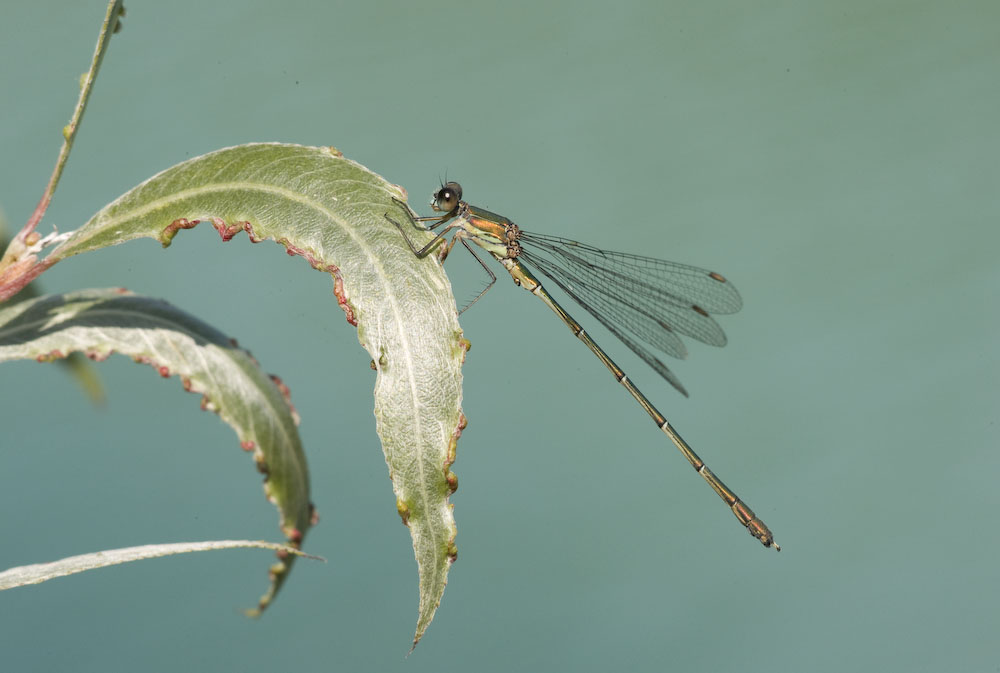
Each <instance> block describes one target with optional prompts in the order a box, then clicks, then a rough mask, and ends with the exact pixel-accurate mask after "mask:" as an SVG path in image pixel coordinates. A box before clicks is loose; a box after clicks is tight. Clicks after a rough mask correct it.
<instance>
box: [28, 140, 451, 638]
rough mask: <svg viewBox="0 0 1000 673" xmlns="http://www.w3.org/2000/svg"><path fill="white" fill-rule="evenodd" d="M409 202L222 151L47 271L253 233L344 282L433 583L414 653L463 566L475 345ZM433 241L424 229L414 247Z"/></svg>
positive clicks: (333, 174)
mask: <svg viewBox="0 0 1000 673" xmlns="http://www.w3.org/2000/svg"><path fill="white" fill-rule="evenodd" d="M402 198H405V196H404V193H403V191H402V190H401V189H400V188H398V187H396V186H394V185H391V184H389V183H388V182H386V181H385V180H383V179H382V178H381V177H379V176H378V175H376V174H374V173H372V172H371V171H369V170H368V169H366V168H364V167H363V166H361V165H359V164H357V163H354V162H352V161H349V160H347V159H344V158H342V157H341V156H340V154H339V152H337V151H336V150H333V149H330V148H315V147H301V146H297V145H279V144H260V145H245V146H241V147H233V148H229V149H224V150H219V151H218V152H213V153H211V154H207V155H205V156H202V157H198V158H196V159H192V160H190V161H186V162H184V163H182V164H178V165H177V166H174V167H173V168H170V169H168V170H166V171H164V172H163V173H160V174H159V175H157V176H154V177H153V178H151V179H149V180H147V181H146V182H144V183H143V184H141V185H139V186H138V187H136V188H135V189H133V190H131V191H130V192H128V193H127V194H125V195H124V196H122V197H121V198H119V199H118V200H117V201H115V202H113V203H111V204H110V205H108V206H107V207H106V208H104V209H103V210H101V211H100V212H99V213H97V214H96V215H95V216H94V217H93V218H92V219H91V220H90V222H88V223H87V224H85V225H84V226H83V227H81V228H80V229H79V230H78V231H76V232H75V233H74V235H73V236H72V237H70V238H69V239H68V240H66V241H65V242H64V243H63V244H62V245H61V246H59V247H58V248H56V249H55V250H54V251H53V252H52V253H51V255H50V257H48V258H46V260H45V261H46V263H50V260H51V263H54V262H55V261H58V260H59V259H61V258H64V257H68V256H69V255H73V254H77V253H80V252H85V251H88V250H95V249H97V248H101V247H104V246H107V245H113V244H116V243H121V242H123V241H126V240H130V239H133V238H137V237H140V236H148V237H153V238H156V239H158V240H159V241H161V242H162V243H163V244H164V245H165V246H166V245H169V243H170V241H171V239H172V238H173V236H174V235H175V234H176V233H177V232H178V231H180V230H181V229H188V228H191V227H193V226H194V225H195V224H197V223H198V222H199V221H203V222H206V224H210V225H211V226H213V227H214V228H215V229H216V230H217V231H218V232H219V234H220V235H221V236H222V238H223V240H229V239H230V238H232V237H233V236H234V235H236V234H237V233H239V232H240V231H245V232H246V233H247V235H248V236H249V238H250V239H251V240H252V241H261V240H264V239H272V240H274V241H277V242H279V243H281V244H282V245H284V246H285V249H286V250H287V251H288V253H289V254H295V255H302V256H303V257H305V258H306V259H307V260H308V261H309V263H310V264H311V265H312V266H313V268H315V269H318V270H320V271H325V272H327V273H329V274H330V275H331V276H332V277H333V281H334V293H335V294H336V296H337V301H338V302H339V303H340V305H341V308H343V310H344V312H345V313H346V314H347V319H348V321H349V322H350V323H351V324H354V325H357V327H358V339H359V340H360V341H361V344H362V346H364V347H365V349H366V350H367V351H368V352H369V353H370V354H371V359H372V361H373V363H374V367H375V368H376V371H377V378H376V382H375V419H376V429H377V430H378V433H379V436H380V437H381V439H382V448H383V450H384V452H385V457H386V462H387V463H388V466H389V476H390V477H391V478H392V481H393V490H394V491H395V494H396V504H397V509H398V511H399V513H400V516H401V517H402V519H403V522H404V523H406V524H407V525H408V526H409V528H410V534H411V536H412V538H413V547H414V551H415V554H416V558H417V565H418V569H419V576H420V605H419V615H418V619H417V628H416V634H415V637H414V642H416V641H417V640H419V639H420V637H421V636H422V635H423V633H424V630H425V629H426V628H427V626H428V624H430V621H431V619H432V618H433V616H434V611H435V610H436V608H437V606H438V604H439V603H440V600H441V596H442V594H443V592H444V587H445V584H446V581H447V573H448V568H449V565H450V564H451V562H452V561H453V560H454V558H455V553H456V552H455V523H454V518H453V517H452V512H451V506H450V505H449V503H448V496H449V495H450V494H451V493H452V492H453V491H454V489H455V487H456V484H457V481H456V479H455V475H454V474H453V473H452V472H451V470H450V466H451V463H452V462H453V461H454V456H455V454H454V451H455V442H456V440H457V438H458V434H459V433H460V431H461V427H462V425H463V424H464V419H463V418H462V416H461V408H460V405H461V363H462V360H463V358H464V354H465V349H466V345H467V342H465V341H464V340H463V339H462V336H461V330H460V328H459V326H458V320H457V315H456V311H455V300H454V297H453V296H452V294H451V286H450V284H449V283H448V279H447V277H446V276H445V275H444V272H443V271H442V269H441V266H440V264H438V263H437V261H436V260H435V259H433V258H432V257H433V256H431V257H427V258H424V259H417V258H416V257H415V256H414V255H413V252H412V251H411V250H410V248H409V247H408V246H407V244H406V242H405V241H404V240H403V238H402V237H401V236H400V233H399V231H398V230H397V229H396V227H395V226H394V225H393V224H392V223H390V222H389V221H387V220H386V219H385V214H386V213H387V212H389V213H392V212H395V213H396V218H395V219H396V220H398V221H405V220H406V217H405V206H404V205H402V204H401V203H400V202H399V201H397V200H396V199H402ZM430 236H431V235H430V234H428V233H425V232H420V231H417V230H413V231H412V232H410V237H411V239H412V240H413V241H414V242H419V241H427V240H429V239H430Z"/></svg>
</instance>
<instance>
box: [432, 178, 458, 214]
mask: <svg viewBox="0 0 1000 673" xmlns="http://www.w3.org/2000/svg"><path fill="white" fill-rule="evenodd" d="M461 200H462V185H460V184H458V183H457V182H449V183H448V184H446V185H442V186H441V189H439V190H437V191H436V192H434V202H433V203H432V204H431V208H433V209H434V210H437V211H444V212H447V213H450V212H451V211H453V210H455V208H457V207H458V202H459V201H461Z"/></svg>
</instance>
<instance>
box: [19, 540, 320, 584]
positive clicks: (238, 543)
mask: <svg viewBox="0 0 1000 673" xmlns="http://www.w3.org/2000/svg"><path fill="white" fill-rule="evenodd" d="M241 548H246V549H273V550H274V551H276V552H278V553H279V554H285V555H288V554H291V555H295V556H305V557H306V558H311V559H315V560H318V561H323V560H325V559H322V558H320V557H319V556H312V555H310V554H303V553H302V552H301V551H299V550H298V549H295V548H294V547H290V546H289V545H287V544H278V543H275V542H266V541H264V540H209V541H205V542H172V543H167V544H147V545H142V546H140V547H123V548H121V549H107V550H105V551H99V552H94V553H92V554H80V555H78V556H67V557H66V558H63V559H59V560H58V561H52V562H50V563H33V564H31V565H26V566H18V567H16V568H9V569H7V570H4V571H3V572H0V591H4V590H6V589H13V588H15V587H23V586H28V585H29V584H39V583H41V582H46V581H48V580H51V579H55V578H57V577H65V576H67V575H75V574H76V573H82V572H84V571H86V570H95V569H97V568H106V567H107V566H113V565H118V564H120V563H130V562H132V561H142V560H145V559H151V558H160V557H162V556H172V555H174V554H188V553H191V552H199V551H219V550H222V549H241Z"/></svg>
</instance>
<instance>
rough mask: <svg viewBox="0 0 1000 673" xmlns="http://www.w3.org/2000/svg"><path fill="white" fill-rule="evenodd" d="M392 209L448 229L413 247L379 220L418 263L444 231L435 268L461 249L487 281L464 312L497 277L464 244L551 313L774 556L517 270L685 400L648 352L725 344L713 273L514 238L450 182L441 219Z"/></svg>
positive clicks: (619, 375) (744, 515)
mask: <svg viewBox="0 0 1000 673" xmlns="http://www.w3.org/2000/svg"><path fill="white" fill-rule="evenodd" d="M400 205H401V206H403V209H404V211H405V212H406V214H407V217H408V218H409V219H410V222H411V224H412V225H413V226H416V227H419V224H418V223H420V222H430V223H432V224H430V226H429V227H428V228H429V229H430V230H435V229H437V228H438V227H440V226H443V225H447V226H445V227H444V229H442V230H441V232H440V233H438V235H437V236H435V237H434V239H432V240H431V241H430V242H429V243H427V245H425V246H424V247H422V248H417V247H416V246H415V245H414V244H413V242H412V241H411V240H410V238H409V236H407V235H406V231H405V230H404V229H403V225H402V224H400V223H399V222H397V221H396V220H394V219H392V218H391V217H389V215H388V213H387V214H386V216H385V217H386V219H387V220H389V221H390V222H392V223H393V224H394V225H396V227H397V228H399V231H400V233H401V234H402V235H403V238H404V239H405V240H406V242H407V244H408V245H409V246H410V249H411V250H413V253H414V254H415V255H417V256H418V257H424V256H426V255H428V254H430V253H431V252H432V251H433V250H434V249H435V248H436V247H437V246H438V245H440V244H442V242H444V241H445V240H446V238H445V237H446V236H447V234H448V232H450V231H452V230H457V231H455V234H454V236H452V238H451V240H450V241H448V242H447V243H445V247H444V248H443V249H442V250H441V253H440V259H441V260H442V261H444V259H445V257H447V256H448V253H449V252H451V249H452V248H453V247H454V246H455V243H457V242H459V241H461V242H462V245H463V246H465V248H466V249H467V250H468V251H469V252H470V253H472V256H473V257H475V258H476V259H477V260H478V261H479V263H480V264H481V265H482V266H483V268H484V269H486V272H487V273H488V274H489V275H490V282H489V285H487V286H486V287H485V288H484V289H483V291H482V292H480V293H479V295H478V296H477V297H476V298H475V299H473V300H472V302H471V303H470V304H469V306H471V305H472V304H474V303H475V302H476V301H478V300H479V298H480V297H482V296H483V295H484V294H485V293H486V291H487V290H489V289H490V288H491V287H493V284H494V283H495V282H496V275H494V274H493V272H492V271H490V269H489V267H488V266H486V264H485V263H484V262H483V260H482V259H480V258H479V256H478V255H477V254H476V253H475V251H474V250H473V249H472V248H471V247H470V246H469V243H468V241H472V242H473V243H475V244H476V245H478V246H479V247H481V248H483V249H484V250H486V252H488V253H490V254H491V255H492V256H493V257H494V258H496V259H497V261H499V262H500V263H501V264H503V266H504V268H505V269H507V271H508V272H509V273H510V275H511V278H513V279H514V283H515V284H516V285H520V286H521V287H523V288H524V289H526V290H528V291H529V292H531V293H532V294H533V295H535V296H536V297H538V298H539V299H541V300H542V301H543V302H545V304H546V305H547V306H548V307H549V308H550V309H552V310H553V311H555V313H556V315H558V316H559V318H560V319H561V320H562V321H563V322H564V323H566V326H567V327H569V328H570V330H572V332H573V334H575V335H576V336H577V337H578V338H579V339H580V340H581V341H582V342H583V343H584V344H585V345H586V346H587V348H589V349H590V350H591V351H592V352H593V353H594V355H596V356H597V357H598V358H599V359H600V360H601V362H603V363H604V365H605V366H606V367H607V368H608V369H610V370H611V373H612V374H614V376H615V378H616V379H618V382H619V383H621V384H622V385H623V386H625V389H626V390H627V391H628V392H629V393H630V394H631V395H632V397H634V398H635V399H636V401H637V402H639V404H640V405H641V406H642V408H643V409H645V410H646V413H648V414H649V415H650V416H651V417H652V418H653V420H654V421H655V422H656V425H657V426H658V427H659V428H660V429H661V430H663V432H665V433H666V434H667V436H668V437H670V440H671V441H672V442H673V443H674V444H675V445H676V446H677V448H678V449H680V451H681V453H683V454H684V457H685V458H687V460H688V462H689V463H691V466H692V467H693V468H694V469H695V470H697V472H698V474H700V475H701V476H702V477H704V479H705V481H707V482H708V484H709V486H711V487H712V488H713V489H714V490H715V492H716V493H718V494H719V497H721V498H722V499H723V500H724V501H725V502H726V504H727V505H729V508H730V509H731V510H732V512H733V514H735V515H736V518H737V519H739V521H740V523H742V524H743V525H744V526H746V528H747V530H748V531H750V534H751V535H753V536H754V537H755V538H757V539H758V540H760V541H761V543H762V544H763V545H764V546H765V547H771V546H773V547H774V548H775V549H777V550H778V551H781V547H779V546H778V545H777V544H776V543H775V542H774V537H773V536H772V535H771V531H770V530H768V528H767V526H766V525H765V524H764V522H763V521H761V520H760V518H759V517H757V515H756V514H754V513H753V510H751V509H750V508H749V507H747V505H746V503H745V502H743V501H742V500H740V498H739V497H738V496H737V495H736V493H734V492H733V491H732V490H731V489H730V488H729V487H728V486H726V485H725V484H724V483H722V480H721V479H719V478H718V477H716V476H715V474H714V473H713V472H712V471H711V470H709V469H708V466H707V465H705V462H704V461H703V460H702V459H701V458H699V457H698V454H696V453H695V452H694V451H693V450H692V449H691V447H690V446H688V443H687V442H685V441H684V439H683V438H682V437H681V436H680V435H679V434H677V431H676V430H674V428H673V426H672V425H670V423H669V422H667V419H666V418H665V417H664V416H663V414H661V413H660V412H659V411H658V410H657V409H656V407H654V406H653V403H652V402H650V401H649V400H648V399H646V396H645V395H643V394H642V393H641V392H640V391H639V389H638V388H636V387H635V385H634V384H633V383H632V381H630V380H629V379H628V377H627V376H625V372H623V371H622V369H621V367H619V366H618V365H617V364H615V362H614V361H613V360H612V359H611V357H610V356H608V354H607V353H605V352H604V349H602V348H601V347H600V346H598V345H597V343H595V342H594V340H593V339H591V338H590V335H589V334H587V332H585V331H584V329H583V327H581V326H580V323H578V322H577V321H576V320H574V319H573V317H572V316H570V314H569V313H567V312H566V310H565V309H563V307H562V306H560V305H559V303H558V302H557V301H556V300H555V299H553V297H552V295H550V294H549V293H548V292H547V291H546V290H545V288H544V287H542V284H541V283H540V282H539V281H538V280H537V279H536V278H535V276H534V275H533V274H532V273H531V271H529V270H528V267H527V266H526V265H530V266H531V267H533V268H534V269H536V270H537V271H538V272H539V273H541V274H542V275H543V276H545V277H546V278H548V279H549V280H551V281H552V282H553V283H555V284H556V285H557V286H559V287H560V288H561V289H562V290H563V291H564V292H566V294H568V295H569V296H570V297H572V298H573V299H574V300H576V302H577V303H578V304H580V306H582V307H583V308H585V309H586V310H587V312H588V313H590V314H591V315H592V316H594V318H596V319H597V321H598V322H600V323H601V324H602V325H604V326H605V327H606V328H607V329H608V331H610V332H611V333H612V334H614V335H615V336H616V337H618V338H619V339H620V340H621V341H622V343H624V344H625V345H626V346H628V347H629V348H630V349H631V350H632V351H633V352H634V353H635V354H636V355H638V356H639V357H640V358H642V360H643V361H645V362H646V363H647V364H648V365H649V366H650V367H652V368H653V369H654V370H655V371H656V372H657V373H658V374H659V375H660V376H662V377H663V378H664V379H666V380H667V381H668V382H669V383H670V384H671V385H672V386H674V387H675V388H677V390H679V391H680V392H681V393H683V394H684V395H687V391H685V390H684V386H682V385H681V383H680V381H678V380H677V377H676V376H674V374H673V372H671V371H670V369H668V368H667V366H666V365H665V364H663V362H662V361H660V359H659V358H657V357H656V356H655V355H653V353H652V352H650V350H649V349H648V348H647V346H650V347H652V348H656V349H657V350H660V351H662V352H664V353H666V354H668V355H671V356H673V357H678V358H683V357H684V356H685V355H686V354H687V349H686V348H685V346H684V343H683V342H682V341H681V339H680V336H679V335H685V336H689V337H692V338H694V339H697V340H698V341H702V342H704V343H707V344H712V345H715V346H722V345H724V344H725V343H726V336H725V334H724V333H723V332H722V328H720V327H719V325H718V323H716V322H715V320H713V319H712V317H711V315H710V314H712V313H717V314H724V313H735V312H736V311H738V310H739V309H740V307H741V306H742V304H743V302H742V300H741V299H740V295H739V293H738V292H737V291H736V288H734V287H733V286H732V284H731V283H729V282H728V281H727V280H726V279H725V278H724V277H722V276H721V275H719V274H717V273H715V272H714V271H706V270H705V269H699V268H697V267H694V266H687V265H685V264H677V263H675V262H667V261H664V260H660V259H653V258H651V257H641V256H639V255H629V254H625V253H621V252H608V251H606V250H600V249H598V248H594V247H592V246H589V245H585V244H583V243H578V242H577V241H571V240H569V239H565V238H559V237H558V236H544V235H541V234H532V233H529V232H526V231H521V229H520V228H519V227H518V226H517V225H516V224H514V223H513V222H511V221H510V220H508V219H507V218H506V217H504V216H502V215H497V214H496V213H491V212H489V211H488V210H483V209H482V208H477V207H476V206H472V205H469V204H468V203H466V202H465V201H463V200H462V187H461V185H459V184H458V183H457V182H449V183H447V184H445V185H442V186H441V188H440V189H438V190H437V191H436V192H434V194H433V201H432V202H431V208H432V209H433V210H435V211H436V212H439V213H444V215H440V216H432V217H414V216H413V214H412V213H411V212H410V209H409V208H408V207H406V204H404V203H402V202H400ZM466 308H468V307H466ZM640 342H641V343H640ZM643 344H645V345H643Z"/></svg>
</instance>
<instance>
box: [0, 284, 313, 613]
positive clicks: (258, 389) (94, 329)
mask: <svg viewBox="0 0 1000 673" xmlns="http://www.w3.org/2000/svg"><path fill="white" fill-rule="evenodd" d="M71 353H84V354H86V355H87V356H89V357H90V358H92V359H94V360H97V361H100V360H104V359H105V358H107V357H108V356H110V355H111V354H112V353H121V354H123V355H127V356H129V357H131V358H132V359H134V360H136V361H137V362H142V363H145V364H149V365H151V366H153V367H154V368H155V369H156V370H157V372H158V373H159V374H160V375H161V376H178V377H179V378H180V379H181V382H182V383H183V385H184V388H185V389H186V390H188V391H190V392H194V393H199V394H201V395H202V408H204V409H209V410H211V411H215V412H216V413H217V414H218V415H219V417H220V418H221V419H222V420H223V421H225V422H226V423H227V424H229V425H230V426H231V427H232V428H233V430H234V431H235V432H236V435H237V437H238V438H239V443H240V446H241V447H243V448H244V449H245V450H247V451H250V452H252V454H253V458H254V462H255V464H256V466H257V469H258V470H259V471H260V472H262V473H263V474H265V475H266V481H265V483H264V492H265V494H266V495H267V497H268V499H269V500H270V501H271V502H273V503H274V504H275V506H276V507H277V508H278V512H279V514H280V517H281V529H282V532H283V533H284V535H285V537H286V538H287V539H288V542H289V544H290V545H293V546H299V545H300V544H301V542H302V538H303V536H304V535H305V532H306V531H307V530H308V528H309V526H310V524H311V521H312V519H313V516H314V513H313V511H312V505H311V503H310V501H309V472H308V468H307V466H306V459H305V454H304V453H303V451H302V444H301V440H300V439H299V434H298V430H297V429H296V427H295V425H296V418H295V412H294V410H293V409H292V408H291V406H290V404H289V402H288V400H287V399H286V397H285V392H284V391H283V390H282V389H280V388H279V387H278V386H277V385H275V382H274V381H272V379H271V378H270V377H269V376H268V375H267V374H265V373H264V372H263V371H261V369H260V367H259V366H258V364H257V362H256V361H255V360H254V359H253V357H251V356H250V354H249V353H247V352H246V351H244V350H242V349H241V348H239V347H237V346H236V345H235V343H234V342H233V341H232V340H231V339H229V338H227V337H226V336H225V335H223V334H222V333H220V332H219V331H218V330H216V329H215V328H213V327H211V326H209V325H207V324H205V323H203V322H201V321H200V320H198V319H196V318H194V317H192V316H190V315H188V314H186V313H184V312H183V311H180V310H178V309H177V308H175V307H173V306H171V305H170V304H168V303H166V302H164V301H162V300H159V299H150V298H147V297H140V296H136V295H133V294H131V293H128V292H125V291H124V290H120V289H110V290H83V291H79V292H74V293H69V294H65V295H49V296H44V297H37V298H34V299H29V300H26V301H23V302H19V303H17V304H14V305H12V306H7V307H5V308H2V309H0V362H3V361H6V360H14V359H29V360H38V361H41V362H45V361H50V360H55V359H57V358H64V357H67V356H68V355H69V354H71ZM178 458H179V459H180V460H186V461H191V463H192V464H196V461H194V460H192V458H193V457H192V456H190V455H186V453H185V452H183V451H180V450H179V451H178ZM290 562H291V559H287V560H279V563H277V564H275V565H274V566H272V567H271V572H270V574H271V578H272V579H271V587H270V589H269V590H268V592H267V594H265V596H264V597H263V598H262V599H261V601H260V602H259V604H258V609H261V608H263V607H266V605H267V604H268V603H269V602H270V600H271V599H272V598H273V596H274V595H275V594H276V593H277V591H278V589H279V588H280V586H281V584H282V583H283V582H284V580H285V578H286V577H287V575H288V570H289V569H290Z"/></svg>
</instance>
